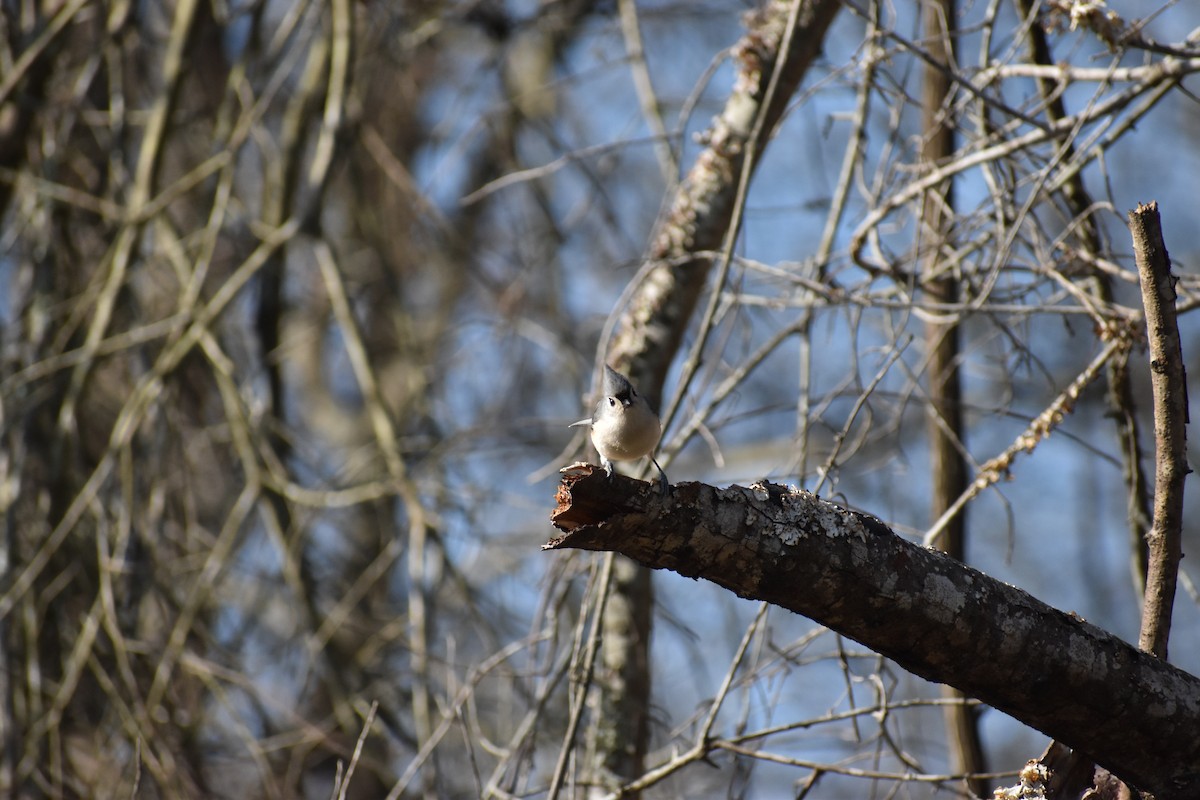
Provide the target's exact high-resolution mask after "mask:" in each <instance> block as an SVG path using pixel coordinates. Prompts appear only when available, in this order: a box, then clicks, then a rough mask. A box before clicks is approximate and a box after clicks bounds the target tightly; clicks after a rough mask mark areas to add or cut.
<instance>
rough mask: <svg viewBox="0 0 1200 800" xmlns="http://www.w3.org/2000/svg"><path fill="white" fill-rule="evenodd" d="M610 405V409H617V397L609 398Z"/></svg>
mask: <svg viewBox="0 0 1200 800" xmlns="http://www.w3.org/2000/svg"><path fill="white" fill-rule="evenodd" d="M608 405H609V407H610V408H616V407H617V398H615V397H610V398H608Z"/></svg>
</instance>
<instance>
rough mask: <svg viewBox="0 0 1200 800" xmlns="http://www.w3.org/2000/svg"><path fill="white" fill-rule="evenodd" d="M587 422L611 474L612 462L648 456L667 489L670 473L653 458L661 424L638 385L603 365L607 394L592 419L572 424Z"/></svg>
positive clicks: (602, 461)
mask: <svg viewBox="0 0 1200 800" xmlns="http://www.w3.org/2000/svg"><path fill="white" fill-rule="evenodd" d="M580 425H587V426H588V427H590V428H591V429H592V444H594V445H595V446H596V451H597V452H598V453H600V463H601V464H603V466H604V471H605V472H607V473H608V474H609V476H611V475H612V470H613V467H612V462H614V461H634V460H636V459H639V458H641V457H642V456H648V457H649V458H650V462H651V463H652V464H654V466H655V467H658V474H659V475H660V476H661V477H662V482H661V485H662V490H663V492H666V491H667V488H668V484H667V473H665V472H663V468H662V467H659V466H658V462H657V461H655V460H654V448H655V447H657V446H658V440H659V437H660V436H662V427H661V425H660V424H659V421H658V414H655V413H654V411H653V410H651V408H650V404H649V403H647V402H646V398H644V397H642V396H641V395H640V394H638V392H637V389H635V388H633V384H632V383H630V382H629V379H628V378H626V377H625V376H624V375H622V374H621V373H619V372H617V371H616V370H615V369H613V368H612V367H610V366H608V365H607V364H605V365H604V396H603V397H601V398H600V401H599V402H598V403H596V411H595V413H594V414H592V416H591V419H581V420H579V421H578V422H572V423H571V425H570V427H572V428H574V427H576V426H580Z"/></svg>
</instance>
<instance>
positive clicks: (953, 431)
mask: <svg viewBox="0 0 1200 800" xmlns="http://www.w3.org/2000/svg"><path fill="white" fill-rule="evenodd" d="M922 13H923V15H924V24H923V30H924V34H925V40H926V44H927V46H928V48H929V54H930V56H931V57H932V58H933V59H934V60H935V62H936V63H934V64H930V65H927V66H926V67H925V76H924V82H923V85H922V95H921V100H922V109H923V114H922V131H923V138H922V152H921V155H922V160H923V161H924V162H925V163H926V165H927V166H928V167H929V168H930V169H932V168H934V167H935V166H936V165H937V164H938V163H939V162H941V161H944V160H948V159H950V158H951V157H952V156H953V155H954V123H953V119H952V110H951V107H950V99H951V98H950V92H951V83H950V70H952V69H955V68H956V59H955V46H954V32H953V28H954V19H955V13H956V10H955V3H954V0H929V2H927V3H926V4H925V5H924V6H923V12H922ZM953 211H954V185H953V183H952V182H951V181H949V180H948V181H946V182H945V183H943V184H941V185H940V186H938V187H937V188H936V189H934V190H932V191H930V192H929V193H928V194H926V196H925V200H924V204H923V206H922V223H923V224H922V227H921V238H920V246H921V248H922V249H923V251H924V254H923V256H922V272H923V284H924V287H925V292H926V295H927V297H928V298H929V299H930V301H932V302H933V303H955V302H957V301H958V299H959V296H960V291H959V285H958V279H957V278H956V277H955V275H953V274H952V273H950V272H947V271H946V270H945V268H944V267H943V262H942V259H941V257H940V255H941V250H942V241H943V239H944V238H945V237H947V236H949V235H950V229H951V226H952V223H953V219H952V217H953ZM959 335H960V334H959V326H958V323H957V322H956V321H949V322H942V321H938V320H935V321H932V322H930V323H928V324H927V325H926V329H925V337H926V341H927V346H928V353H929V367H928V373H929V414H930V419H929V436H930V442H929V446H930V470H931V471H932V476H931V478H932V480H931V485H932V491H933V496H932V498H931V500H932V502H931V509H930V511H931V518H932V519H935V520H936V519H938V518H940V517H941V516H942V514H943V513H945V512H946V510H947V509H949V508H950V506H951V505H952V504H953V503H954V501H955V500H956V499H957V498H958V496H959V495H960V494H962V493H963V491H964V490H965V489H966V488H967V466H966V463H965V460H964V458H963V455H962V452H961V447H962V442H963V439H964V437H963V415H962V379H961V376H960V374H959V368H958V364H959V358H960V346H959ZM965 515H966V511H965V510H963V511H961V512H960V513H958V514H957V515H955V516H954V518H953V519H951V520H950V521H949V522H948V524H947V525H946V527H945V529H944V531H943V533H942V537H941V540H940V545H941V547H942V549H943V550H944V551H945V552H946V553H947V554H949V555H951V556H953V557H954V558H956V559H958V560H959V561H964V560H965V556H966V547H965V530H966V516H965ZM943 695H944V696H945V697H947V698H948V699H958V700H962V699H965V697H964V695H963V694H962V692H960V691H958V690H957V689H954V688H951V687H949V686H946V687H943ZM945 709H946V710H945V717H946V741H947V744H948V745H949V747H950V751H951V754H952V761H953V764H954V768H955V770H956V771H959V772H964V773H975V772H985V771H986V770H985V766H984V758H983V747H982V745H981V743H980V741H979V728H978V724H977V718H976V714H975V710H974V709H973V708H972V707H971V706H968V705H966V704H961V703H960V704H957V705H954V704H951V705H947V706H946V707H945ZM968 786H969V788H970V790H971V792H972V793H973V794H975V795H977V796H981V797H982V796H986V795H987V794H988V793H989V790H990V787H989V786H988V783H987V781H984V780H969V781H968Z"/></svg>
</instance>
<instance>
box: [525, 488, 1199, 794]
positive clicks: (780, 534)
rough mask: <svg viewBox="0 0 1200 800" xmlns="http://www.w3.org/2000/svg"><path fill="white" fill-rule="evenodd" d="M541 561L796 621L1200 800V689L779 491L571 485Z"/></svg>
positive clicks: (1076, 621) (805, 497)
mask: <svg viewBox="0 0 1200 800" xmlns="http://www.w3.org/2000/svg"><path fill="white" fill-rule="evenodd" d="M566 473H567V474H566V475H565V477H564V478H563V480H562V482H561V483H560V485H559V489H558V508H557V509H556V510H555V512H554V515H553V517H552V519H553V522H554V524H555V526H557V527H558V528H559V529H560V530H562V531H564V532H565V533H564V535H562V536H559V537H556V538H555V539H553V540H551V541H550V542H549V543H548V544H547V545H546V546H545V547H546V549H560V548H579V549H584V550H611V551H616V552H619V553H623V554H624V555H626V556H628V557H630V558H632V559H634V560H636V561H639V562H641V563H642V564H645V565H646V566H649V567H654V568H656V569H670V570H673V571H675V572H678V573H679V574H681V575H686V576H688V577H693V578H705V579H706V580H709V581H712V582H714V583H716V584H718V585H719V586H722V587H724V588H726V589H729V590H730V591H732V592H734V593H735V594H737V595H738V596H740V597H746V598H753V599H758V600H765V601H767V602H770V603H773V604H775V605H778V606H780V607H782V608H786V609H788V610H791V611H794V612H796V613H798V614H803V615H804V616H806V617H809V618H811V619H813V620H815V621H817V622H820V623H822V624H824V625H827V626H829V627H830V628H832V629H833V630H836V631H838V632H839V633H841V634H843V635H845V636H848V637H850V638H852V639H854V640H856V641H858V642H861V643H862V644H864V645H866V646H867V647H870V648H871V649H872V650H875V651H877V652H879V653H881V654H883V655H885V656H887V657H888V658H891V659H892V660H894V661H895V662H896V663H897V664H899V665H901V666H902V667H904V668H905V669H907V670H909V671H911V672H913V673H915V674H917V675H920V676H921V677H923V678H926V679H928V680H931V681H936V682H939V683H946V684H949V685H951V686H954V687H956V688H958V689H961V690H962V691H964V692H966V693H967V694H968V695H970V696H972V697H976V698H978V699H980V700H982V701H983V702H985V703H988V704H989V705H991V706H994V707H995V708H998V709H1000V710H1002V711H1004V712H1005V713H1007V714H1010V715H1011V716H1013V717H1014V718H1016V719H1018V720H1020V721H1022V722H1024V723H1025V724H1027V725H1030V726H1032V727H1034V728H1036V729H1038V730H1040V731H1042V732H1044V733H1046V734H1047V735H1049V736H1052V737H1054V738H1056V739H1058V740H1059V741H1061V742H1063V743H1065V744H1067V745H1068V746H1071V747H1073V748H1076V749H1079V750H1083V751H1085V752H1086V753H1088V755H1090V756H1091V757H1092V758H1093V759H1094V760H1095V761H1096V763H1098V764H1100V765H1102V766H1104V767H1106V768H1107V769H1109V770H1110V771H1112V772H1113V773H1114V774H1116V775H1117V776H1119V777H1121V778H1122V779H1124V780H1126V781H1128V782H1130V783H1131V784H1133V785H1135V786H1137V787H1138V788H1140V789H1143V790H1146V791H1151V792H1153V793H1154V794H1155V795H1156V796H1157V798H1158V800H1173V799H1174V798H1179V800H1183V799H1184V798H1195V797H1200V678H1197V677H1195V676H1193V675H1190V674H1188V673H1186V672H1183V671H1182V670H1180V669H1178V668H1176V667H1174V666H1172V665H1170V664H1167V663H1166V662H1164V661H1162V660H1160V659H1157V658H1155V657H1153V656H1151V655H1149V654H1147V653H1144V652H1142V651H1140V650H1138V649H1136V648H1134V647H1131V646H1130V645H1128V644H1127V643H1125V642H1123V641H1121V640H1120V639H1118V638H1117V637H1115V636H1113V635H1112V634H1110V633H1108V632H1106V631H1103V630H1101V629H1100V628H1097V627H1096V626H1095V625H1091V624H1089V623H1088V622H1085V621H1084V620H1082V619H1081V618H1079V617H1078V616H1077V615H1075V614H1072V613H1066V612H1062V611H1058V610H1056V609H1054V608H1051V607H1050V606H1047V605H1046V604H1044V603H1042V602H1040V601H1039V600H1037V599H1036V598H1034V597H1032V596H1030V595H1029V594H1027V593H1026V592H1024V591H1022V590H1020V589H1017V588H1015V587H1013V586H1009V585H1007V584H1005V583H1002V582H1000V581H997V580H995V579H993V578H989V577H988V576H987V575H984V574H983V573H981V572H979V571H978V570H975V569H972V568H971V567H969V566H966V565H964V564H962V563H960V562H958V561H956V560H955V559H953V558H950V557H948V556H946V555H945V554H944V553H940V552H937V551H934V550H929V549H926V548H923V547H920V546H919V545H916V544H913V543H911V542H908V541H906V540H905V539H902V538H900V537H899V536H896V535H895V534H894V533H892V531H891V530H889V529H888V527H887V526H886V525H884V524H883V523H882V522H880V521H879V520H877V519H875V518H874V517H871V516H869V515H867V514H861V513H857V512H852V511H847V510H846V509H843V508H841V507H839V506H836V505H834V504H833V503H829V502H827V501H824V500H821V499H819V498H817V497H816V496H814V495H812V494H810V493H808V492H804V491H799V490H795V489H789V488H787V487H783V486H777V485H774V484H767V483H760V484H755V485H753V486H751V487H749V488H743V487H740V486H731V487H729V488H726V489H719V488H716V487H713V486H707V485H705V484H701V483H682V484H677V485H676V486H674V487H673V491H672V494H671V495H669V496H667V497H663V496H661V495H659V494H658V493H657V492H656V491H655V488H654V486H653V484H650V483H644V482H641V481H635V480H632V479H629V478H625V477H621V476H616V477H614V478H613V479H611V480H609V479H607V478H606V477H605V475H604V473H603V472H602V471H601V470H600V469H599V468H596V467H591V466H589V465H579V466H576V467H573V468H569V469H568V470H566Z"/></svg>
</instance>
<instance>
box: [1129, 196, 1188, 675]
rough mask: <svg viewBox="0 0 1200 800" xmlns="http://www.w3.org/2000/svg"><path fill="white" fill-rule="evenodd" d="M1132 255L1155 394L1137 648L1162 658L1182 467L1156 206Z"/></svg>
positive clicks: (1182, 428)
mask: <svg viewBox="0 0 1200 800" xmlns="http://www.w3.org/2000/svg"><path fill="white" fill-rule="evenodd" d="M1129 230H1130V232H1131V233H1132V234H1133V254H1134V260H1136V261H1137V268H1138V276H1139V278H1140V279H1141V285H1142V303H1143V305H1144V306H1145V307H1146V336H1147V340H1148V341H1149V345H1150V383H1151V386H1152V387H1153V390H1154V447H1155V453H1156V455H1155V475H1154V523H1153V525H1152V526H1151V528H1150V533H1149V535H1148V536H1147V540H1148V544H1149V549H1150V561H1149V564H1148V566H1147V572H1146V596H1145V601H1144V604H1143V606H1142V632H1141V636H1140V639H1139V644H1140V645H1141V648H1142V649H1143V650H1145V651H1147V652H1149V653H1154V654H1155V655H1156V656H1158V657H1159V658H1163V659H1165V658H1166V657H1167V638H1168V636H1169V635H1170V633H1171V608H1172V606H1173V605H1174V604H1175V583H1176V579H1177V578H1178V575H1179V559H1180V558H1182V557H1183V552H1182V545H1181V542H1180V539H1181V529H1182V527H1183V481H1184V478H1186V477H1187V474H1188V472H1189V470H1188V466H1187V423H1188V400H1187V376H1186V375H1185V374H1184V367H1183V351H1182V348H1181V346H1180V344H1179V326H1178V324H1177V323H1176V319H1175V278H1174V276H1172V275H1171V259H1170V257H1169V256H1168V255H1167V247H1166V245H1165V244H1164V243H1163V237H1162V227H1161V226H1160V223H1159V218H1158V204H1157V203H1150V204H1149V205H1142V204H1140V203H1139V204H1138V207H1137V208H1135V209H1134V210H1133V211H1130V212H1129Z"/></svg>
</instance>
